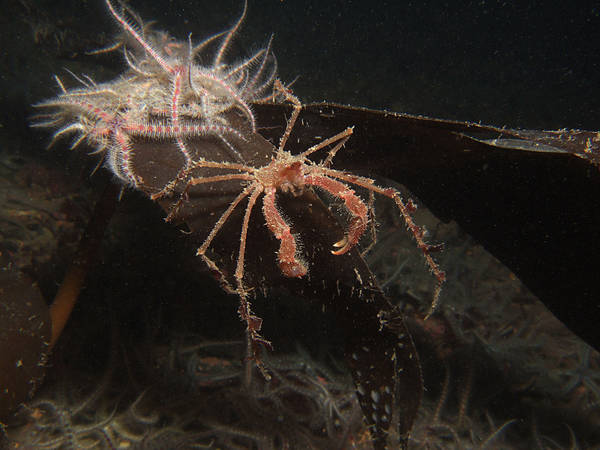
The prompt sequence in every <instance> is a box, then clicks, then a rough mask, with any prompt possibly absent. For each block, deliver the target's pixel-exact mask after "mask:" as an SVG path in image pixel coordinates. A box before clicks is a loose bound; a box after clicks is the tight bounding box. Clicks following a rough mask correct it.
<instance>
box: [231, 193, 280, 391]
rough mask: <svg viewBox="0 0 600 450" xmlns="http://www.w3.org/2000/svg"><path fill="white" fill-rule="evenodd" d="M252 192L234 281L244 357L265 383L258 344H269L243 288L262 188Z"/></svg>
mask: <svg viewBox="0 0 600 450" xmlns="http://www.w3.org/2000/svg"><path fill="white" fill-rule="evenodd" d="M253 189H254V190H253V191H252V194H251V195H250V198H249V199H248V205H246V211H245V212H244V220H243V222H242V231H241V233H240V248H239V251H238V259H237V264H236V267H235V280H236V284H237V286H236V291H237V294H238V296H239V298H240V306H239V308H238V313H239V315H240V317H241V319H242V320H243V321H244V322H246V332H247V338H248V355H247V356H246V357H247V358H248V360H249V361H254V363H255V364H256V366H257V367H258V369H259V370H260V371H261V373H262V375H263V376H264V377H265V379H266V380H267V381H269V380H270V379H271V376H270V375H269V374H268V372H267V370H266V369H265V367H264V364H263V363H262V361H261V359H260V350H261V349H260V347H259V344H263V345H265V346H266V347H268V348H272V347H271V342H269V341H268V340H266V339H265V338H263V337H262V336H261V335H260V333H259V331H260V329H261V327H262V319H261V318H260V317H258V316H256V315H254V314H253V313H252V309H251V305H250V301H249V300H248V291H247V290H246V288H245V287H244V258H245V256H246V240H247V237H248V226H249V224H250V215H251V214H252V210H253V209H254V205H255V204H256V200H257V199H258V197H259V196H260V194H262V193H263V188H262V186H261V185H260V184H258V183H255V184H254V185H253ZM251 374H252V372H251V366H250V365H249V364H248V365H247V366H246V383H250V377H251Z"/></svg>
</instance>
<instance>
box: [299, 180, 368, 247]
mask: <svg viewBox="0 0 600 450" xmlns="http://www.w3.org/2000/svg"><path fill="white" fill-rule="evenodd" d="M305 181H306V184H308V185H312V186H318V187H320V188H322V189H325V190H326V191H327V192H329V193H330V194H331V195H333V196H335V197H337V198H339V199H342V200H343V201H344V205H345V206H346V209H347V210H348V211H349V212H350V214H352V219H351V220H350V226H349V227H348V231H347V232H346V235H345V236H344V238H343V239H342V240H341V241H338V242H336V243H335V244H333V246H334V247H336V248H337V249H338V250H332V251H331V253H333V254H334V255H343V254H344V253H346V252H347V251H348V250H350V249H351V248H352V247H354V246H355V245H356V244H358V241H359V240H360V238H361V236H362V235H363V234H364V232H365V230H366V228H367V214H368V208H367V205H365V204H364V202H363V201H362V200H361V199H360V197H358V196H357V195H356V194H355V193H354V191H353V190H352V189H350V188H349V187H348V186H347V185H346V184H344V183H341V182H339V181H337V180H334V179H332V178H329V177H326V176H322V175H307V176H306V177H305Z"/></svg>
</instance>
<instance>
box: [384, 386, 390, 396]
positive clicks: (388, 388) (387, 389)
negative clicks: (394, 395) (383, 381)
mask: <svg viewBox="0 0 600 450" xmlns="http://www.w3.org/2000/svg"><path fill="white" fill-rule="evenodd" d="M384 391H385V393H386V394H389V393H391V392H392V391H391V389H390V387H389V386H386V387H385V389H384Z"/></svg>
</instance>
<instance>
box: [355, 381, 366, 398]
mask: <svg viewBox="0 0 600 450" xmlns="http://www.w3.org/2000/svg"><path fill="white" fill-rule="evenodd" d="M356 391H357V392H358V393H359V394H360V395H361V396H364V395H365V389H364V388H363V387H362V386H361V385H360V384H359V385H358V386H356Z"/></svg>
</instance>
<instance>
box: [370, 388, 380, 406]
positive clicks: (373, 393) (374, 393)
mask: <svg viewBox="0 0 600 450" xmlns="http://www.w3.org/2000/svg"><path fill="white" fill-rule="evenodd" d="M371 398H372V399H373V402H375V403H378V402H379V392H377V391H371Z"/></svg>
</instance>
